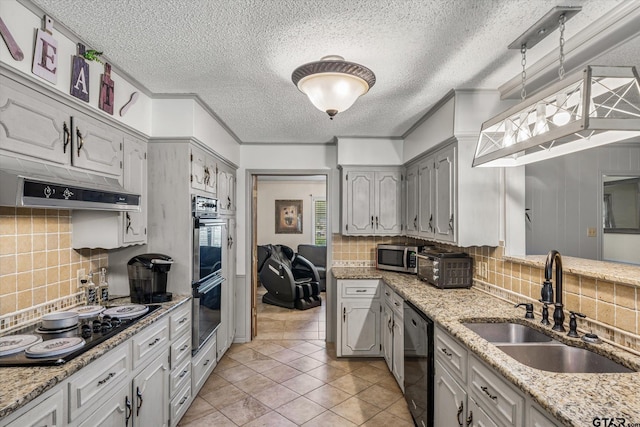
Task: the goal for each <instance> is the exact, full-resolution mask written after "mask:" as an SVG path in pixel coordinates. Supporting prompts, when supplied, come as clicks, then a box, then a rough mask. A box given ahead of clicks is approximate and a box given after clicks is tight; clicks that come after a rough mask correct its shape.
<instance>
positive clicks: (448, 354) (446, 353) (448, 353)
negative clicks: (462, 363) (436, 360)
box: [440, 347, 453, 357]
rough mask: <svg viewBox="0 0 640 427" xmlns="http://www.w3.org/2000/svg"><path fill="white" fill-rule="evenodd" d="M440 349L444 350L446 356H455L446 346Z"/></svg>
mask: <svg viewBox="0 0 640 427" xmlns="http://www.w3.org/2000/svg"><path fill="white" fill-rule="evenodd" d="M440 351H442V352H443V353H444V354H445V356H447V357H451V356H453V353H450V352H448V351H447V349H446V348H444V347H442V348H441V349H440Z"/></svg>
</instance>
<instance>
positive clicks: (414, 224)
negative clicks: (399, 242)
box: [413, 215, 418, 229]
mask: <svg viewBox="0 0 640 427" xmlns="http://www.w3.org/2000/svg"><path fill="white" fill-rule="evenodd" d="M413 228H414V229H415V228H418V215H416V217H415V218H413Z"/></svg>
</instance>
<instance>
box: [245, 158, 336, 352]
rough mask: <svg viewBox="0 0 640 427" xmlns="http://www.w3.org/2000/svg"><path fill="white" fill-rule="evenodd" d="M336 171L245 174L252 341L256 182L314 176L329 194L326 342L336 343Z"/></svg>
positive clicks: (246, 252) (255, 314)
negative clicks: (321, 179)
mask: <svg viewBox="0 0 640 427" xmlns="http://www.w3.org/2000/svg"><path fill="white" fill-rule="evenodd" d="M334 173H335V170H333V169H247V170H246V171H245V195H246V200H245V206H247V207H248V208H247V209H246V212H245V224H247V227H246V233H245V271H249V272H250V279H249V280H247V281H246V283H247V286H248V287H249V289H248V292H247V293H246V295H247V299H248V301H246V302H247V307H250V309H249V310H247V312H246V316H247V317H246V321H247V324H248V325H249V329H250V333H249V336H250V338H251V340H253V339H254V338H255V329H254V320H255V318H256V317H257V313H256V304H257V301H256V298H257V297H256V284H257V272H256V271H255V266H256V263H257V260H256V259H255V256H254V255H255V254H254V250H253V248H254V247H255V245H256V240H257V239H256V237H257V224H256V222H257V215H254V210H255V209H256V205H257V203H256V202H257V192H256V195H255V196H254V192H253V185H254V180H256V181H257V177H258V176H261V175H271V176H311V175H323V176H324V177H325V186H326V193H325V197H326V200H327V260H326V262H327V279H326V282H327V289H326V291H325V297H324V298H323V304H326V310H325V311H326V319H325V321H326V332H325V340H326V341H327V342H334V341H335V322H334V321H333V319H335V318H336V315H335V301H336V298H335V290H334V289H333V281H332V280H331V274H330V273H331V267H330V266H331V262H332V250H331V248H332V240H333V239H332V230H333V228H332V224H333V215H332V213H333V212H334V206H333V202H334V200H337V199H336V197H337V195H334V191H333V187H334V182H333V181H334V180H333V175H334Z"/></svg>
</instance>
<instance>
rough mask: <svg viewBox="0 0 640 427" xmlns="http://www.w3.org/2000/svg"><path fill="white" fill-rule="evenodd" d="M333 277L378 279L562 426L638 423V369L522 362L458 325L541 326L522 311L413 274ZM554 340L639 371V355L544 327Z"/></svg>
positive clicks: (340, 275) (353, 271) (364, 272)
mask: <svg viewBox="0 0 640 427" xmlns="http://www.w3.org/2000/svg"><path fill="white" fill-rule="evenodd" d="M331 272H332V274H333V276H334V277H335V278H337V279H382V280H383V281H384V282H385V283H387V284H388V285H389V286H391V287H392V288H393V289H394V290H395V291H396V292H397V293H398V294H400V295H402V297H403V298H404V299H406V300H409V301H411V302H412V303H413V304H414V305H416V307H418V308H419V309H420V310H422V311H423V312H424V313H425V314H426V315H427V316H429V317H430V318H431V319H433V320H434V321H435V322H437V323H438V324H439V325H440V326H442V327H443V328H444V329H445V330H447V332H449V333H450V334H451V335H452V336H454V337H456V338H457V339H458V340H460V342H462V343H463V344H465V345H466V346H467V347H468V348H469V349H470V350H471V351H472V352H473V353H474V354H475V355H477V356H478V357H479V358H481V359H482V360H483V361H485V362H486V363H487V364H489V365H490V366H492V367H493V368H494V369H495V370H496V371H498V372H500V373H501V374H502V375H503V376H504V377H505V378H506V379H507V380H509V381H510V382H511V383H512V384H514V385H515V386H516V387H517V388H518V389H520V390H521V391H522V392H523V393H525V394H526V395H528V396H530V397H531V398H532V399H533V400H534V401H536V402H537V403H538V404H539V405H540V406H541V407H543V408H544V409H545V410H547V411H548V412H549V413H550V414H552V415H553V416H554V417H556V418H557V419H558V421H561V422H562V423H563V424H564V425H567V426H591V425H593V419H594V418H595V417H622V418H625V419H626V421H627V423H631V422H633V423H640V393H638V389H637V387H638V384H640V372H635V373H629V374H560V373H555V372H547V371H541V370H537V369H533V368H530V367H528V366H525V365H523V364H521V363H519V362H517V361H515V360H514V359H512V358H511V357H509V356H508V355H507V354H506V353H504V352H502V351H501V350H499V349H498V348H497V347H496V346H495V345H493V344H490V343H488V342H487V341H485V340H484V339H482V338H480V337H479V336H478V335H476V334H475V333H474V332H472V331H471V330H469V329H468V328H466V327H465V326H463V325H462V324H461V322H465V321H480V320H484V321H506V320H509V321H515V322H517V323H522V324H528V325H531V326H532V327H534V328H537V329H542V326H541V325H540V323H539V320H538V319H539V316H538V315H537V313H536V315H537V318H538V319H536V320H534V321H529V320H527V319H524V311H523V310H522V309H515V308H514V307H513V305H511V304H509V303H506V302H503V301H502V300H499V299H497V298H495V297H492V296H491V295H488V294H486V293H484V292H481V291H479V290H475V289H473V288H471V289H447V290H442V289H437V288H434V287H432V286H429V285H427V284H425V283H424V282H422V281H420V280H418V279H417V277H416V276H412V275H407V274H401V273H392V272H385V271H379V270H376V269H374V268H348V267H333V268H332V269H331ZM545 332H547V333H548V334H550V335H552V336H553V337H554V338H555V339H557V340H559V341H563V342H565V343H569V344H571V345H574V346H577V347H584V348H589V349H590V350H593V351H595V352H597V353H601V354H604V355H608V356H609V357H610V358H612V359H614V360H616V361H618V362H620V363H623V364H624V365H626V366H627V367H629V368H631V369H633V370H636V371H640V357H637V356H634V355H633V354H631V353H629V352H626V351H623V350H620V349H618V348H616V347H614V346H611V345H609V344H599V345H589V344H586V343H584V342H582V341H581V340H578V339H572V338H568V337H566V335H565V334H558V333H556V332H554V331H551V329H550V328H545Z"/></svg>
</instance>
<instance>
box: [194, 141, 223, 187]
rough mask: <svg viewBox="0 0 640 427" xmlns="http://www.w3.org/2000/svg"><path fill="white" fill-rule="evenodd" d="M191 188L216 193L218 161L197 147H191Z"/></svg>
mask: <svg viewBox="0 0 640 427" xmlns="http://www.w3.org/2000/svg"><path fill="white" fill-rule="evenodd" d="M190 161H191V178H190V180H191V188H193V189H194V190H202V191H205V192H207V193H209V194H210V195H215V194H216V181H217V174H216V169H217V161H216V159H215V158H214V157H213V156H212V155H210V154H207V153H205V152H204V150H201V149H199V148H197V147H191V156H190Z"/></svg>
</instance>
